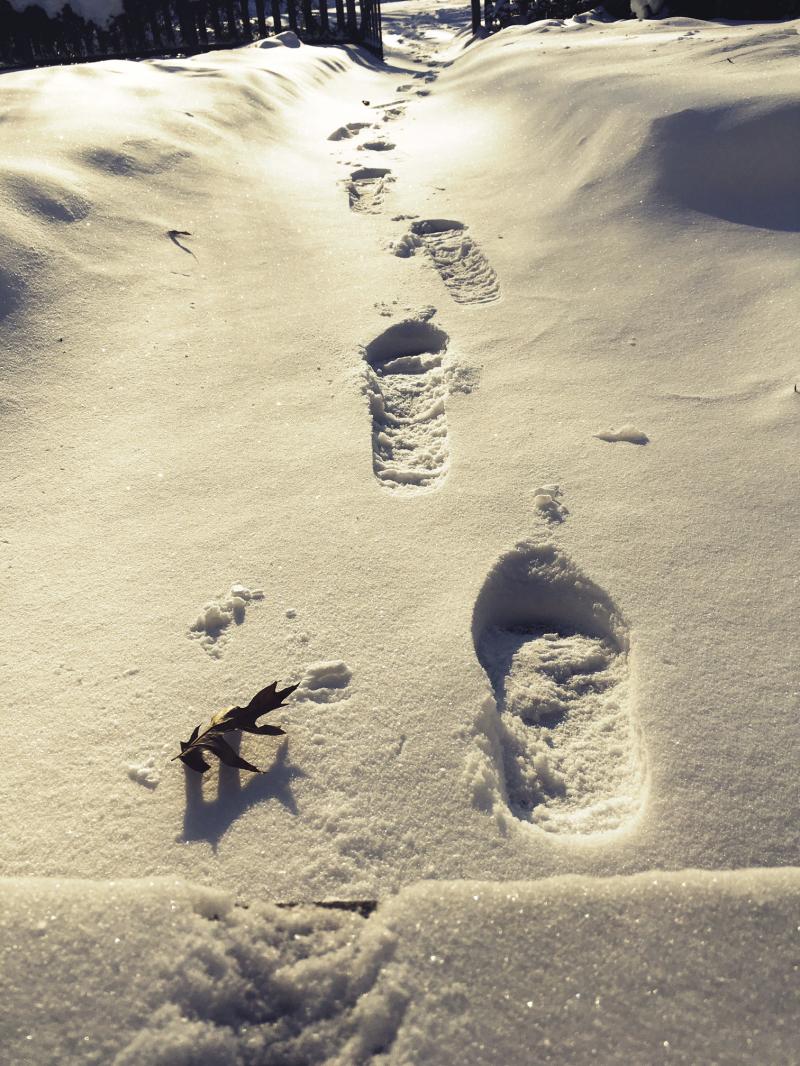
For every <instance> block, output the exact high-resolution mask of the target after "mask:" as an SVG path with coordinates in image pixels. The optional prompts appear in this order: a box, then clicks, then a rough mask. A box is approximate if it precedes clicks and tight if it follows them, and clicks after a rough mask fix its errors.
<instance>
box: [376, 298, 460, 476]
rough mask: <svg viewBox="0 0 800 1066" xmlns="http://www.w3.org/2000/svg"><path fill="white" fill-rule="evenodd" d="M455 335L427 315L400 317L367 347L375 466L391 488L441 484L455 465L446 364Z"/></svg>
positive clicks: (377, 472)
mask: <svg viewBox="0 0 800 1066" xmlns="http://www.w3.org/2000/svg"><path fill="white" fill-rule="evenodd" d="M449 339H450V338H449V337H448V336H447V334H446V333H445V332H444V330H442V329H439V328H438V326H434V325H433V324H432V323H431V322H429V321H428V320H427V319H425V318H419V317H418V318H411V319H406V320H405V321H404V322H398V323H397V324H396V325H394V326H390V327H389V329H387V330H385V332H383V333H381V334H380V336H378V337H376V338H375V340H374V341H372V342H371V344H368V345H367V347H366V348H365V349H364V350H363V356H364V359H365V361H366V364H367V366H366V370H365V385H364V391H365V393H366V396H367V399H368V401H369V408H370V414H371V415H372V469H373V471H374V473H375V477H376V478H377V479H378V481H379V482H380V483H381V484H382V485H384V486H385V487H386V488H387V489H391V490H400V491H404V492H415V491H419V490H421V489H431V488H434V487H435V486H437V485H439V484H440V483H441V482H442V481H443V480H444V478H445V475H446V474H447V470H448V467H449V465H450V446H449V442H448V433H447V414H446V412H445V398H446V395H447V381H446V376H445V368H444V366H443V362H444V357H445V353H446V351H447V344H448V341H449Z"/></svg>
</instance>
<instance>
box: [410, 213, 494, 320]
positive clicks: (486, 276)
mask: <svg viewBox="0 0 800 1066" xmlns="http://www.w3.org/2000/svg"><path fill="white" fill-rule="evenodd" d="M411 232H412V234H413V235H414V236H415V237H417V238H419V240H420V241H421V242H422V244H423V246H424V248H425V250H426V251H427V253H428V255H429V256H430V257H431V260H432V261H433V265H434V266H435V267H436V270H437V271H438V273H439V276H440V277H441V279H442V281H443V282H444V283H445V285H446V286H447V289H448V291H449V292H450V295H451V296H452V297H453V299H454V300H455V301H456V303H460V304H475V303H489V302H490V301H492V300H497V299H498V298H499V296H500V285H499V283H498V281H497V274H495V272H494V270H493V269H492V266H491V264H490V263H489V261H488V259H487V258H486V256H485V255H484V254H483V252H482V251H481V249H480V248H479V247H478V245H477V244H476V243H475V241H474V240H473V239H472V237H470V236H469V234H468V233H467V227H466V226H465V225H464V223H463V222H456V221H455V220H453V219H447V218H429V219H422V220H420V221H419V222H414V223H413V225H412V226H411Z"/></svg>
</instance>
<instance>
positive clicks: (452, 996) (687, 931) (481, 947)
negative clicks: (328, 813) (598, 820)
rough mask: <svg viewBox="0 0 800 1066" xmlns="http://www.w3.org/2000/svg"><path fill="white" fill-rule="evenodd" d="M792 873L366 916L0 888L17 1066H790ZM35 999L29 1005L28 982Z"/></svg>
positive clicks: (1, 979) (135, 889) (213, 897)
mask: <svg viewBox="0 0 800 1066" xmlns="http://www.w3.org/2000/svg"><path fill="white" fill-rule="evenodd" d="M799 905H800V870H798V869H786V870H749V871H736V872H730V871H728V872H718V873H716V874H714V873H710V872H698V871H684V872H682V873H659V874H652V873H650V874H637V875H634V876H630V877H614V878H607V879H606V878H586V877H565V878H554V879H549V880H544V881H534V882H530V881H528V882H507V883H506V884H497V883H494V884H493V883H486V882H472V883H470V882H451V883H441V882H422V883H420V884H418V885H416V886H413V887H410V888H407V889H404V890H403V891H401V892H400V893H399V894H398V895H397V896H396V897H395V898H393V899H392V900H391V901H390V902H388V903H387V904H385V905H384V906H382V907H380V908H379V909H378V910H377V912H375V913H374V914H373V915H372V916H371V917H370V918H368V919H366V920H365V919H364V918H363V917H361V916H360V915H359V914H357V913H350V912H346V911H341V910H330V909H324V908H321V907H314V906H301V907H292V908H278V907H275V906H274V905H272V904H269V903H263V902H259V901H256V900H254V901H251V903H250V904H249V906H248V907H247V909H244V908H241V907H236V906H234V905H233V899H232V897H231V896H230V895H228V894H226V893H221V892H215V891H214V890H211V889H208V888H200V887H197V886H193V885H189V884H186V883H181V882H178V881H174V880H169V879H161V880H155V881H152V880H151V881H147V880H142V881H119V882H108V883H98V882H86V881H63V882H59V881H57V880H53V879H50V880H44V881H42V880H23V881H18V882H13V881H10V882H6V883H5V885H4V891H3V895H2V897H0V930H2V936H0V990H2V995H3V1008H4V1023H3V1037H4V1041H3V1044H4V1053H5V1055H7V1056H8V1058H7V1059H6V1061H9V1062H14V1063H15V1064H18V1066H32V1064H36V1066H38V1064H40V1063H53V1062H59V1063H63V1064H65V1066H73V1064H79V1063H80V1064H83V1063H87V1064H90V1063H91V1064H94V1063H96V1064H98V1066H99V1064H103V1066H105V1064H107V1063H108V1064H110V1063H113V1064H115V1066H176V1064H180V1066H200V1064H208V1066H271V1064H276V1066H310V1064H313V1063H322V1062H326V1063H331V1064H334V1063H335V1064H339V1066H352V1064H354V1063H360V1062H366V1061H370V1062H373V1063H376V1064H377V1063H385V1064H387V1066H411V1064H415V1066H416V1064H418V1063H436V1064H437V1066H439V1064H441V1066H449V1064H457V1063H463V1062H469V1063H475V1064H481V1066H483V1064H500V1063H528V1062H531V1063H532V1062H537V1063H538V1062H553V1063H563V1062H569V1063H574V1064H576V1066H580V1064H583V1063H590V1062H591V1063H595V1062H608V1063H631V1062H636V1063H639V1062H641V1063H644V1062H646V1063H652V1064H654V1066H655V1064H661V1063H675V1062H678V1063H686V1064H694V1063H698V1062H709V1063H710V1062H718V1063H734V1062H748V1063H756V1062H758V1063H770V1064H771V1066H776V1064H783V1063H787V1064H788V1063H792V1062H796V1061H797V1054H796V1052H797V1026H798V1023H800V1009H799V1006H800V1005H799V1003H798V997H797V969H796V967H797V962H796V957H797V956H796V941H797V914H798V906H799ZM32 978H33V981H35V982H36V984H35V995H34V996H32V995H31V987H32V984H33V981H32Z"/></svg>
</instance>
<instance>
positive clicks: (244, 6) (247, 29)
mask: <svg viewBox="0 0 800 1066" xmlns="http://www.w3.org/2000/svg"><path fill="white" fill-rule="evenodd" d="M241 12H242V36H243V37H244V39H245V40H246V41H251V40H252V39H253V29H252V26H251V25H250V5H249V3H248V2H247V0H242V3H241Z"/></svg>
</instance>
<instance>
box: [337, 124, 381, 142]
mask: <svg viewBox="0 0 800 1066" xmlns="http://www.w3.org/2000/svg"><path fill="white" fill-rule="evenodd" d="M371 125H372V123H371V122H346V123H345V124H344V126H340V127H339V128H338V130H334V131H333V133H332V134H330V136H329V137H328V140H329V141H346V140H348V139H349V138H350V137H355V136H356V134H357V133H359V132H360V131H361V130H365V129H368V128H369V127H370V126H371Z"/></svg>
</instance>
